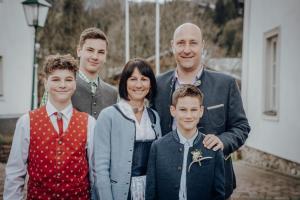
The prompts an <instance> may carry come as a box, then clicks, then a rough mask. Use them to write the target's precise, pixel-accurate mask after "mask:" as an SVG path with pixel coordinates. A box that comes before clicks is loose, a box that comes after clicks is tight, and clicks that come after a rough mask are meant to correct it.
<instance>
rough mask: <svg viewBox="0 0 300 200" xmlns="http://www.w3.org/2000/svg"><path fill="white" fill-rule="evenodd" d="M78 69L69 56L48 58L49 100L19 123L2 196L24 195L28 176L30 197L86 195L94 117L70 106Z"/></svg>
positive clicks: (18, 198) (14, 199)
mask: <svg viewBox="0 0 300 200" xmlns="http://www.w3.org/2000/svg"><path fill="white" fill-rule="evenodd" d="M77 70H78V67H77V62H76V60H75V59H74V58H73V57H72V56H70V55H54V56H49V57H48V58H47V60H46V62H45V65H44V73H45V75H46V80H45V88H46V90H47V92H48V93H49V101H48V102H47V104H46V105H45V106H42V107H41V108H39V109H36V110H33V111H31V112H29V113H28V114H25V115H23V116H22V117H21V118H20V119H19V120H18V122H17V125H16V130H15V134H14V139H13V143H12V148H11V152H10V155H9V159H8V162H7V165H6V179H5V185H4V194H3V197H4V199H5V200H8V199H11V200H21V199H23V195H24V194H23V188H24V183H25V176H26V174H28V175H29V180H28V186H27V199H28V200H30V199H43V200H45V199H76V200H78V199H84V200H87V199H89V198H90V180H89V174H90V179H92V173H91V172H92V171H91V170H92V169H91V165H89V163H91V162H89V161H91V160H92V149H93V147H92V144H93V143H92V141H93V139H92V137H93V131H94V125H95V120H94V118H92V117H91V116H89V115H88V114H86V113H83V112H78V111H77V110H75V109H74V108H73V107H72V103H71V97H72V95H73V93H74V91H75V89H76V82H75V74H76V72H77ZM89 172H90V173H89ZM91 182H92V180H91ZM91 184H92V183H91Z"/></svg>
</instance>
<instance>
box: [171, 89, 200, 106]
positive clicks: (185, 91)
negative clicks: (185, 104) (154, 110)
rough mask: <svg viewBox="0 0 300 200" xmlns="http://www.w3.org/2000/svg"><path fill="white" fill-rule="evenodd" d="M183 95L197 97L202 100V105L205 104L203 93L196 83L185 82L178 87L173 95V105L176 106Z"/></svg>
mask: <svg viewBox="0 0 300 200" xmlns="http://www.w3.org/2000/svg"><path fill="white" fill-rule="evenodd" d="M183 97H196V98H198V99H199V101H200V106H201V105H202V104H203V98H204V96H203V93H202V92H201V91H200V89H199V88H197V87H196V86H194V85H191V84H184V85H181V86H180V87H179V88H177V89H176V90H175V91H174V93H173V95H172V105H173V106H176V104H177V102H178V99H179V98H183Z"/></svg>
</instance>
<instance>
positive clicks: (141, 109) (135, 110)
mask: <svg viewBox="0 0 300 200" xmlns="http://www.w3.org/2000/svg"><path fill="white" fill-rule="evenodd" d="M143 110H144V106H143V107H141V108H138V107H134V108H132V111H133V113H134V114H136V113H139V112H142V111H143Z"/></svg>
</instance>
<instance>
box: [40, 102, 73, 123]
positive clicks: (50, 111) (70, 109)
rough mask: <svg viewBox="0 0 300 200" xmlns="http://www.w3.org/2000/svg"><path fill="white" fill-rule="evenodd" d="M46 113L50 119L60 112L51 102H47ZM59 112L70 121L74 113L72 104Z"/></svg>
mask: <svg viewBox="0 0 300 200" xmlns="http://www.w3.org/2000/svg"><path fill="white" fill-rule="evenodd" d="M46 111H47V114H48V116H49V117H50V116H52V115H53V114H54V113H55V112H58V110H57V109H56V108H55V107H54V105H53V104H52V103H51V102H50V101H47V104H46ZM59 112H60V113H62V114H63V116H64V117H66V118H67V119H68V120H69V119H70V118H71V116H72V112H73V106H72V103H70V104H69V105H67V106H66V107H65V108H64V109H63V110H61V111H59Z"/></svg>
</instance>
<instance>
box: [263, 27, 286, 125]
mask: <svg viewBox="0 0 300 200" xmlns="http://www.w3.org/2000/svg"><path fill="white" fill-rule="evenodd" d="M263 39H264V57H263V58H264V59H263V94H262V97H263V110H262V114H263V117H264V119H268V120H279V114H280V113H279V93H280V90H279V89H280V88H279V87H280V79H279V74H280V72H279V71H280V49H281V48H280V47H281V37H280V27H275V28H273V29H271V30H269V31H267V32H265V33H264V38H263ZM274 47H275V48H274ZM274 58H275V59H274Z"/></svg>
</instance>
